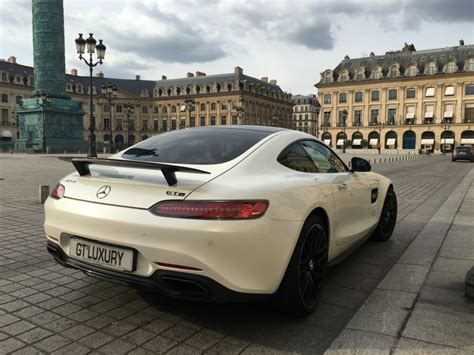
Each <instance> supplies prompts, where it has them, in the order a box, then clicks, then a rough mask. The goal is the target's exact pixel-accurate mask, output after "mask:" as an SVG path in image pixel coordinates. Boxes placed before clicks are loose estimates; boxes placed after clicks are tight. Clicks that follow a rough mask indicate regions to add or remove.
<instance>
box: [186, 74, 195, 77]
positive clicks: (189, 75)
mask: <svg viewBox="0 0 474 355" xmlns="http://www.w3.org/2000/svg"><path fill="white" fill-rule="evenodd" d="M186 78H194V74H193V73H186Z"/></svg>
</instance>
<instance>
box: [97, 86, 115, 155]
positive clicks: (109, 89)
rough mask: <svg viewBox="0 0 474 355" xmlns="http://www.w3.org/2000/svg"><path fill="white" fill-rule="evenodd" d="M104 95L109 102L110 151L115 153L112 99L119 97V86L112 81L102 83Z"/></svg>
mask: <svg viewBox="0 0 474 355" xmlns="http://www.w3.org/2000/svg"><path fill="white" fill-rule="evenodd" d="M101 91H102V95H104V98H105V99H106V100H107V102H108V103H109V150H110V153H113V150H114V149H113V144H114V140H113V138H112V112H113V110H112V101H114V100H115V99H116V98H117V92H118V90H117V87H116V86H115V85H112V83H110V82H109V83H108V84H107V85H106V84H105V83H104V84H102V89H101Z"/></svg>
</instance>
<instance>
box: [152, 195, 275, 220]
mask: <svg viewBox="0 0 474 355" xmlns="http://www.w3.org/2000/svg"><path fill="white" fill-rule="evenodd" d="M267 208H268V201H267V200H253V201H163V202H159V203H157V204H156V205H154V206H153V207H151V208H150V212H151V213H153V214H156V215H157V216H162V217H175V218H195V219H224V220H225V219H227V220H240V219H255V218H259V217H261V216H263V215H264V213H265V211H266V210H267Z"/></svg>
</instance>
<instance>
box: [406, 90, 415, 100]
mask: <svg viewBox="0 0 474 355" xmlns="http://www.w3.org/2000/svg"><path fill="white" fill-rule="evenodd" d="M414 98H416V90H415V89H407V99H414Z"/></svg>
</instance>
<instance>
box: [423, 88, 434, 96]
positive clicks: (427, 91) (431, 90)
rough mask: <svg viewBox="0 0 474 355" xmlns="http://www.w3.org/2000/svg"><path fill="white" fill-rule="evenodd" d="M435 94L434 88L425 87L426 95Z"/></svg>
mask: <svg viewBox="0 0 474 355" xmlns="http://www.w3.org/2000/svg"><path fill="white" fill-rule="evenodd" d="M434 95H435V89H434V88H426V93H425V96H426V97H434Z"/></svg>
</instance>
